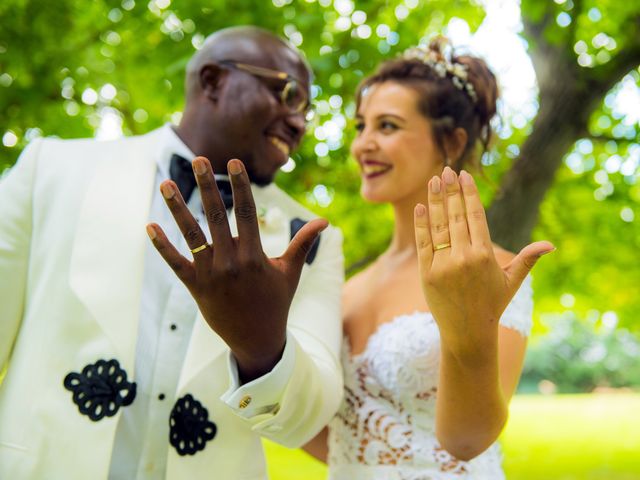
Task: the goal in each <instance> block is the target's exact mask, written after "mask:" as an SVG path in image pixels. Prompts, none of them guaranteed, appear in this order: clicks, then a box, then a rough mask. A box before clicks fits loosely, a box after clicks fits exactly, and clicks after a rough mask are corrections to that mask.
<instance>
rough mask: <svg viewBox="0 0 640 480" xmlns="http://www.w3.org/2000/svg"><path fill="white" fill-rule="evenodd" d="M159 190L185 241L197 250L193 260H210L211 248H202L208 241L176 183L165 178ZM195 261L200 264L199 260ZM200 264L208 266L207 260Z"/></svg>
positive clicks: (192, 248)
mask: <svg viewBox="0 0 640 480" xmlns="http://www.w3.org/2000/svg"><path fill="white" fill-rule="evenodd" d="M160 192H161V193H162V196H163V197H164V201H165V203H166V204H167V206H168V207H169V210H170V211H171V215H173V218H174V219H175V221H176V223H177V224H178V227H179V228H180V231H181V232H182V235H183V236H184V238H185V240H186V241H187V245H188V247H189V249H190V250H197V252H194V254H193V258H194V260H210V259H211V248H202V247H203V246H204V245H206V244H207V243H208V241H207V237H206V236H205V234H204V232H203V231H202V229H201V228H200V225H198V222H197V221H196V219H195V218H193V215H191V212H190V211H189V209H188V208H187V206H186V205H185V203H184V200H183V199H182V195H181V194H180V191H179V190H178V187H177V186H176V184H175V183H174V182H172V181H171V180H166V181H164V182H162V183H161V184H160ZM197 263H199V264H200V262H197ZM201 265H203V266H204V265H207V268H208V265H209V262H203V263H201Z"/></svg>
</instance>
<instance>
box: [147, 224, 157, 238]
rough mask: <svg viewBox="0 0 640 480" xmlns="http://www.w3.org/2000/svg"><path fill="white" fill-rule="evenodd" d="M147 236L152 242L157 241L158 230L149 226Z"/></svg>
mask: <svg viewBox="0 0 640 480" xmlns="http://www.w3.org/2000/svg"><path fill="white" fill-rule="evenodd" d="M147 235H149V238H150V239H151V240H155V239H156V237H157V234H156V230H155V228H153V227H152V226H151V225H147Z"/></svg>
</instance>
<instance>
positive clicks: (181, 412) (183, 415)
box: [169, 394, 217, 455]
mask: <svg viewBox="0 0 640 480" xmlns="http://www.w3.org/2000/svg"><path fill="white" fill-rule="evenodd" d="M169 427H170V431H169V442H170V443H171V445H173V447H174V448H175V449H176V451H177V452H178V455H194V454H196V453H197V452H199V451H200V450H204V447H205V444H206V443H207V442H208V441H209V440H211V439H213V437H215V436H216V432H217V427H216V425H215V423H213V422H210V421H209V412H208V411H207V409H206V408H205V407H203V406H202V404H201V403H200V402H199V401H198V400H196V399H195V398H193V396H191V395H190V394H187V395H185V396H184V397H182V398H179V399H178V401H177V402H176V404H175V405H174V407H173V410H171V417H170V418H169Z"/></svg>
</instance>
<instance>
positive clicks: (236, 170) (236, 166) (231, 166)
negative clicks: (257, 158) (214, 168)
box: [227, 160, 242, 175]
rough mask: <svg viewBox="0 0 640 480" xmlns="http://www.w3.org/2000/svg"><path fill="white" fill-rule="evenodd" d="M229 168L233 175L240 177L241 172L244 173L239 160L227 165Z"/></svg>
mask: <svg viewBox="0 0 640 480" xmlns="http://www.w3.org/2000/svg"><path fill="white" fill-rule="evenodd" d="M227 168H228V169H229V173H230V174H231V175H238V174H239V173H240V172H242V167H241V166H240V162H239V161H238V160H231V161H230V162H229V164H228V165H227Z"/></svg>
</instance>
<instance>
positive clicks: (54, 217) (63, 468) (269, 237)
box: [0, 131, 343, 480]
mask: <svg viewBox="0 0 640 480" xmlns="http://www.w3.org/2000/svg"><path fill="white" fill-rule="evenodd" d="M157 135H158V131H154V132H151V133H150V134H147V135H144V136H140V137H131V138H125V139H120V140H116V141H108V142H98V141H93V140H55V139H45V140H43V139H39V140H36V141H34V142H32V144H31V145H30V146H29V147H28V148H27V149H26V150H25V152H23V154H22V156H21V158H20V160H19V161H18V164H17V165H16V166H15V167H14V168H13V169H12V171H11V172H10V173H9V174H8V176H6V177H5V178H3V179H2V180H0V371H2V367H3V366H6V365H8V367H7V372H6V376H5V378H4V380H3V382H2V384H1V385H0V479H3V480H5V479H6V480H14V479H20V480H27V479H60V480H73V479H78V480H87V479H92V480H93V479H105V478H107V475H108V472H109V465H110V460H111V452H112V449H113V442H114V435H115V431H116V425H117V423H118V419H119V417H120V415H121V413H122V409H123V408H127V407H126V406H123V407H121V408H120V410H119V411H118V413H117V414H116V415H115V416H112V417H104V418H102V419H101V420H99V421H92V420H90V419H89V418H88V416H86V415H83V414H81V413H80V412H79V409H78V407H77V406H76V404H74V402H73V401H72V393H71V392H70V391H69V390H67V389H65V387H64V385H63V380H64V378H65V376H66V375H67V374H68V373H70V372H81V371H82V369H83V368H84V367H85V366H86V365H89V364H93V363H95V362H96V361H97V360H99V359H105V360H108V359H117V360H118V362H119V363H120V366H121V367H122V368H123V369H124V370H125V371H126V372H127V375H128V379H129V380H131V381H135V371H134V364H135V362H134V357H135V348H136V335H137V332H138V316H139V312H140V295H141V283H142V274H143V261H144V252H145V246H146V242H148V241H149V240H148V238H147V236H146V232H145V225H146V224H147V223H148V222H149V220H150V219H149V208H150V202H151V198H152V194H153V190H154V181H155V175H156V159H155V158H152V157H153V155H151V154H150V152H153V151H154V150H153V146H154V143H155V142H157V140H158V138H157ZM253 191H254V196H255V200H256V205H257V207H258V209H261V208H264V209H269V208H278V209H279V210H280V211H281V212H283V213H284V214H285V216H286V217H287V221H285V222H283V224H282V227H281V228H275V229H274V228H273V226H271V227H270V228H267V229H263V228H262V227H261V236H262V242H263V248H264V250H265V252H266V253H267V255H269V256H278V255H280V254H282V253H283V252H284V250H285V249H286V247H287V245H288V243H289V240H290V226H289V220H288V219H289V218H297V217H299V218H302V219H304V220H309V219H311V218H312V214H311V213H310V212H308V211H307V210H305V209H303V208H302V207H301V206H300V205H298V204H297V203H296V202H294V201H293V200H292V199H290V198H289V197H288V196H287V195H285V194H284V193H283V192H282V191H280V190H279V189H278V188H277V187H276V186H275V185H271V186H268V187H265V188H257V187H256V188H254V189H253ZM230 220H231V222H232V230H233V229H234V228H235V225H234V224H233V216H231V219H230ZM341 242H342V239H341V235H340V233H339V231H338V230H336V229H334V228H331V227H330V228H328V229H327V230H325V231H324V232H323V233H322V235H321V240H320V245H319V249H318V252H317V255H316V258H315V260H314V261H313V262H312V264H311V265H307V264H305V266H304V269H303V272H302V276H301V279H300V283H299V285H298V290H297V293H296V296H295V299H294V301H293V304H292V306H291V309H290V315H289V322H288V339H289V340H288V341H290V342H293V343H294V345H293V346H294V347H295V368H294V370H293V374H292V376H291V378H290V379H289V381H288V383H287V386H286V389H285V392H284V394H283V396H282V398H281V400H280V402H279V405H278V407H277V408H275V409H273V410H272V411H271V413H263V414H259V415H256V416H254V417H251V418H243V417H242V416H239V415H238V414H237V413H238V412H236V411H234V409H233V408H231V407H230V406H229V405H227V404H226V403H224V402H222V401H221V400H220V396H221V395H222V394H223V393H224V392H225V391H226V390H227V388H228V387H229V384H230V381H229V374H228V348H227V346H226V345H225V344H224V342H223V341H222V340H221V339H220V338H219V337H218V336H217V335H216V334H215V333H214V332H213V331H212V330H211V329H210V328H209V327H208V325H207V324H206V322H205V321H204V320H203V319H202V317H200V316H199V317H198V318H197V319H196V323H195V325H194V328H193V333H192V336H191V341H190V345H189V348H188V351H187V356H186V358H185V360H184V364H183V367H182V373H181V376H180V380H179V382H178V391H177V392H176V398H180V397H183V396H184V395H186V394H191V395H193V396H194V398H196V399H198V400H199V401H200V402H201V403H202V405H203V406H204V407H205V408H206V409H207V410H208V413H209V420H211V421H212V422H214V423H215V425H216V427H217V433H216V436H215V437H214V438H213V440H210V441H209V442H207V444H206V446H205V448H204V449H203V450H202V451H199V452H197V453H196V454H194V455H187V456H180V455H178V454H177V452H176V449H175V448H173V447H172V446H169V449H168V457H167V475H166V478H168V479H176V480H182V479H195V478H202V479H208V478H212V479H213V478H215V479H224V480H227V479H263V478H266V473H265V471H266V470H265V465H264V458H263V452H262V447H261V441H260V437H261V436H264V437H268V438H270V439H272V440H275V441H276V442H279V443H281V444H284V445H287V446H291V447H296V446H300V445H301V444H303V443H305V442H306V441H307V440H309V439H310V438H311V437H312V436H313V435H315V434H316V433H317V432H318V431H319V430H320V429H321V428H322V427H323V426H324V425H325V424H326V423H327V422H328V421H329V420H330V418H331V416H332V415H333V414H334V412H335V410H336V409H337V407H338V404H339V401H340V399H341V394H342V380H341V375H340V367H339V348H340V336H341V329H340V311H339V310H340V306H339V299H340V290H341V286H342V281H343V262H342V253H341ZM247 301H248V302H250V301H251V299H250V298H248V299H247ZM134 401H135V400H134ZM256 401H259V399H256ZM166 421H169V419H166Z"/></svg>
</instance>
